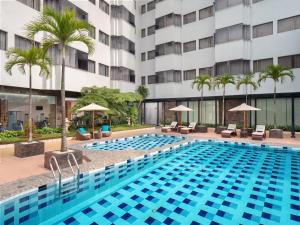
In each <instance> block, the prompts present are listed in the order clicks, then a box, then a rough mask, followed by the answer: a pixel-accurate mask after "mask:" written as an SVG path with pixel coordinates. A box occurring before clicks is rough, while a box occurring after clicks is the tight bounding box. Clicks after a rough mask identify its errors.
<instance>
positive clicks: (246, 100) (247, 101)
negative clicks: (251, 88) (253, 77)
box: [246, 85, 248, 105]
mask: <svg viewBox="0 0 300 225" xmlns="http://www.w3.org/2000/svg"><path fill="white" fill-rule="evenodd" d="M246 104H247V105H248V87H247V85H246Z"/></svg>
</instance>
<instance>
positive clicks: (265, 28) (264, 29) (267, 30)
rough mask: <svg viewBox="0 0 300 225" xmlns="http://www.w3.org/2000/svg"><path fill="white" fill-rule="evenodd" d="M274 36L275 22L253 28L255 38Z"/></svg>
mask: <svg viewBox="0 0 300 225" xmlns="http://www.w3.org/2000/svg"><path fill="white" fill-rule="evenodd" d="M272 34H273V22H269V23H264V24H260V25H256V26H254V27H253V38H258V37H264V36H268V35H272Z"/></svg>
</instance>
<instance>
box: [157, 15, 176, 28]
mask: <svg viewBox="0 0 300 225" xmlns="http://www.w3.org/2000/svg"><path fill="white" fill-rule="evenodd" d="M168 26H178V27H181V15H179V14H174V13H170V14H168V15H165V16H162V17H159V18H157V19H155V28H156V30H158V29H161V28H164V27H168Z"/></svg>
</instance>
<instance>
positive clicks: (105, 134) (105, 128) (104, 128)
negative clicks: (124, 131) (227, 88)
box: [100, 124, 111, 137]
mask: <svg viewBox="0 0 300 225" xmlns="http://www.w3.org/2000/svg"><path fill="white" fill-rule="evenodd" d="M100 133H101V137H109V136H110V135H111V129H110V127H109V125H107V124H105V125H102V126H101V128H100Z"/></svg>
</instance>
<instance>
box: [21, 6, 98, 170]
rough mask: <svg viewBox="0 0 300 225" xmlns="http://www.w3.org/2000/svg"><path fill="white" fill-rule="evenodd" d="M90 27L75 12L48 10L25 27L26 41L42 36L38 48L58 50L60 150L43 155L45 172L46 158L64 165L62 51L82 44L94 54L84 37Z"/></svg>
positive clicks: (63, 52)
mask: <svg viewBox="0 0 300 225" xmlns="http://www.w3.org/2000/svg"><path fill="white" fill-rule="evenodd" d="M89 30H90V25H89V24H88V23H87V22H86V21H84V20H80V19H78V18H77V17H76V12H75V10H70V9H67V8H66V9H64V10H63V11H56V10H54V9H51V8H47V7H46V8H44V10H43V12H42V13H41V15H40V17H39V18H38V19H36V20H34V21H33V22H31V23H29V24H28V25H27V26H26V31H27V37H28V38H30V39H32V40H34V37H35V36H36V35H37V34H39V33H41V32H44V33H45V35H44V38H43V43H42V46H43V48H44V49H46V50H48V49H50V48H51V47H54V46H56V45H58V46H59V47H60V59H61V128H62V129H61V148H60V152H57V151H54V152H48V153H47V154H45V163H44V165H45V167H46V168H49V158H50V157H51V155H55V156H56V157H57V160H58V161H59V164H60V165H61V166H62V167H66V166H68V164H67V160H66V157H67V154H68V149H67V139H66V112H65V58H66V47H67V46H68V45H70V44H72V43H76V42H79V43H82V44H84V45H85V46H86V47H87V50H88V53H89V54H91V53H92V52H93V51H94V42H93V40H92V39H91V38H90V37H89V35H88V33H89ZM73 153H74V154H75V157H76V158H77V160H78V161H79V162H82V152H81V151H78V152H73Z"/></svg>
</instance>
